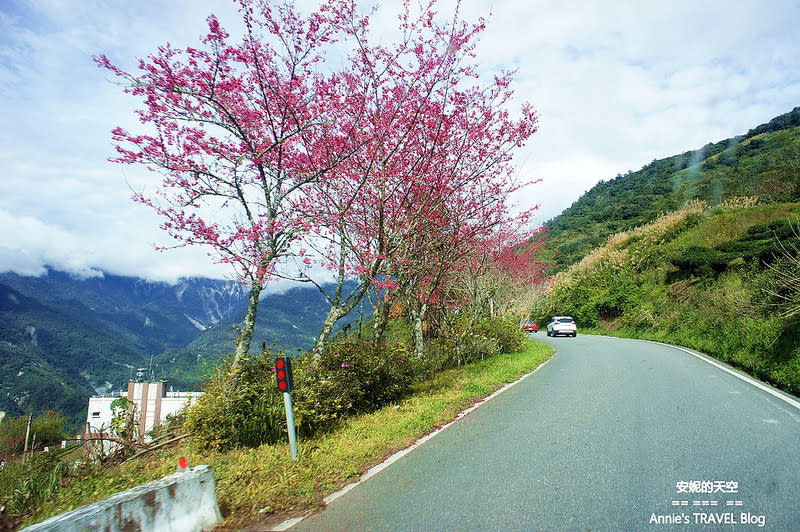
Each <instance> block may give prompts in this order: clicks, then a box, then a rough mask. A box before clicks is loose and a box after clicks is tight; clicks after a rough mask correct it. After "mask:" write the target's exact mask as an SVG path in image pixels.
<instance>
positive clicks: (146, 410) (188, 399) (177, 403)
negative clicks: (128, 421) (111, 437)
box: [86, 381, 203, 437]
mask: <svg viewBox="0 0 800 532" xmlns="http://www.w3.org/2000/svg"><path fill="white" fill-rule="evenodd" d="M201 395H203V392H174V391H167V383H166V382H164V381H160V382H138V381H137V382H129V383H128V390H127V391H120V392H116V393H111V394H105V395H102V396H98V397H90V398H89V409H88V411H87V414H86V432H87V436H89V437H98V436H100V435H108V433H109V432H108V431H109V428H110V427H111V420H112V418H113V417H114V413H113V411H112V410H111V403H113V402H114V401H116V400H117V399H119V398H120V397H127V399H128V400H129V401H131V402H132V403H133V404H134V406H135V409H136V410H135V420H136V423H137V425H138V434H139V437H145V436H146V434H147V433H148V432H150V431H151V430H152V429H153V427H156V426H158V425H161V424H162V422H164V421H165V420H166V418H167V416H168V415H170V414H176V413H178V412H179V411H180V410H181V409H183V408H185V407H187V406H190V405H193V404H194V403H195V402H196V401H197V398H198V397H200V396H201Z"/></svg>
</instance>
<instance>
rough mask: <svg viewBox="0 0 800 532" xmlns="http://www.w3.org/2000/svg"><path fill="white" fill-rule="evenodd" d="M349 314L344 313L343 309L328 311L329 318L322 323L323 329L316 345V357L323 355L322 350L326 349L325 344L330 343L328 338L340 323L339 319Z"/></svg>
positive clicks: (337, 308) (333, 308) (335, 308)
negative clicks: (338, 322)
mask: <svg viewBox="0 0 800 532" xmlns="http://www.w3.org/2000/svg"><path fill="white" fill-rule="evenodd" d="M345 314H347V312H345V313H344V314H343V313H342V310H341V307H338V306H336V307H331V309H330V311H328V316H327V317H326V318H325V321H324V322H323V323H322V329H321V330H320V332H319V336H317V341H316V343H315V344H314V354H315V356H319V354H320V353H322V349H323V348H324V347H325V342H327V341H328V337H329V336H330V335H331V332H333V326H334V325H336V322H337V321H339V318H341V317H342V316H344V315H345Z"/></svg>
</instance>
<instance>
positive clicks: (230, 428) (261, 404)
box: [185, 350, 286, 450]
mask: <svg viewBox="0 0 800 532" xmlns="http://www.w3.org/2000/svg"><path fill="white" fill-rule="evenodd" d="M231 363H232V358H231V357H229V358H227V359H225V361H224V362H223V363H222V364H221V365H219V366H218V367H217V368H216V370H215V372H214V374H213V375H211V376H210V377H209V378H208V380H207V381H206V383H205V393H204V394H203V395H202V396H200V398H199V399H198V400H197V403H196V404H195V405H194V406H192V408H190V409H189V410H188V412H187V413H186V425H185V427H186V430H187V431H188V432H190V433H191V434H192V435H194V437H195V441H196V442H197V443H198V444H200V445H201V446H202V447H205V448H210V449H218V450H225V449H230V448H232V447H238V446H247V447H256V446H258V445H261V444H263V443H268V442H275V441H278V440H279V439H281V438H283V437H285V434H286V432H285V426H286V418H285V413H284V408H283V401H282V399H281V395H280V393H279V392H278V389H277V387H276V385H275V377H274V374H273V367H274V358H273V356H272V353H271V352H270V351H269V350H265V352H264V353H262V355H260V356H249V357H244V358H241V359H240V360H239V370H238V371H237V372H236V373H234V372H233V371H232V369H231Z"/></svg>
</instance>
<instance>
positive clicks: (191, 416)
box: [185, 335, 415, 450]
mask: <svg viewBox="0 0 800 532" xmlns="http://www.w3.org/2000/svg"><path fill="white" fill-rule="evenodd" d="M273 368H274V357H273V356H272V353H271V352H270V351H269V350H266V349H265V351H264V353H263V354H262V355H261V356H259V357H247V358H243V359H240V361H239V370H238V372H237V373H236V374H235V375H234V373H233V372H232V370H231V360H230V359H227V360H226V361H225V363H224V364H222V365H220V366H219V367H218V368H217V369H216V371H215V373H214V374H213V375H212V376H211V377H210V378H209V379H208V381H207V382H206V385H205V392H206V393H205V394H203V395H202V396H201V397H200V398H199V399H198V401H197V403H196V404H195V405H194V406H193V407H192V408H191V409H189V411H188V412H187V414H186V422H185V427H186V430H187V431H189V432H190V433H191V434H193V435H194V436H195V440H196V441H197V442H198V443H199V444H200V445H201V446H202V447H205V448H211V449H219V450H225V449H230V448H233V447H241V446H244V447H256V446H258V445H261V444H263V443H272V442H276V441H280V440H284V439H285V438H286V412H285V409H284V403H283V396H282V394H281V393H280V392H279V391H278V389H277V386H276V384H275V376H274V371H273ZM292 370H293V377H294V391H293V392H292V401H293V406H294V416H295V422H296V423H297V425H298V427H299V430H300V431H301V432H302V433H304V434H311V433H313V432H314V431H316V430H318V429H321V428H326V427H328V426H329V425H330V424H331V423H333V422H335V421H337V420H339V419H341V418H342V417H344V416H347V415H349V414H352V413H356V412H358V413H362V412H370V411H373V410H376V409H378V408H380V407H382V406H384V405H386V404H388V403H390V402H391V401H394V400H396V399H398V398H400V397H402V396H403V395H404V394H405V393H406V392H407V391H408V389H409V387H410V385H411V383H412V382H413V380H414V373H415V370H414V364H413V362H412V361H410V360H409V356H408V352H407V351H406V349H405V348H403V347H400V346H390V345H385V344H383V345H379V346H373V345H371V344H370V343H369V342H366V341H364V340H360V339H358V338H357V337H356V336H355V335H349V336H343V337H340V338H338V339H336V340H334V341H333V342H331V343H330V344H328V345H327V346H326V347H325V349H324V351H323V352H322V353H314V352H308V353H305V354H303V355H300V356H299V357H296V358H294V359H293V361H292ZM232 387H233V388H232Z"/></svg>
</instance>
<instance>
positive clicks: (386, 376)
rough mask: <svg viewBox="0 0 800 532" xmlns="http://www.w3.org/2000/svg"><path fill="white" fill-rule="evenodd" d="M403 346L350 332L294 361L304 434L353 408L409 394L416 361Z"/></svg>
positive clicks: (296, 397) (367, 409)
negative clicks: (384, 342) (382, 342)
mask: <svg viewBox="0 0 800 532" xmlns="http://www.w3.org/2000/svg"><path fill="white" fill-rule="evenodd" d="M412 359H413V355H410V354H409V352H408V350H407V349H406V348H405V347H404V346H402V345H396V344H394V345H393V344H379V345H373V344H372V343H371V342H369V341H367V340H364V339H360V338H358V336H357V335H348V336H342V337H340V338H337V339H336V340H334V341H333V342H331V343H329V344H328V345H326V346H325V349H324V350H323V352H322V353H313V352H309V353H306V354H304V355H302V356H301V357H299V359H298V360H297V361H296V364H295V368H296V369H295V370H294V373H295V375H294V376H295V387H296V392H295V393H294V394H293V397H294V401H295V407H296V408H295V416H296V418H297V419H296V420H297V422H298V425H299V427H300V430H301V431H303V432H306V433H310V432H313V431H315V430H317V429H320V428H325V427H327V426H328V425H330V424H331V423H333V422H335V421H337V420H338V419H341V418H342V417H344V416H347V415H349V414H352V413H356V412H357V413H364V412H371V411H374V410H376V409H378V408H380V407H382V406H385V405H387V404H389V403H391V402H392V401H396V400H397V399H399V398H401V397H402V396H403V395H405V394H406V393H407V392H408V390H409V388H410V386H411V384H412V383H413V381H414V374H415V361H414V360H412Z"/></svg>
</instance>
